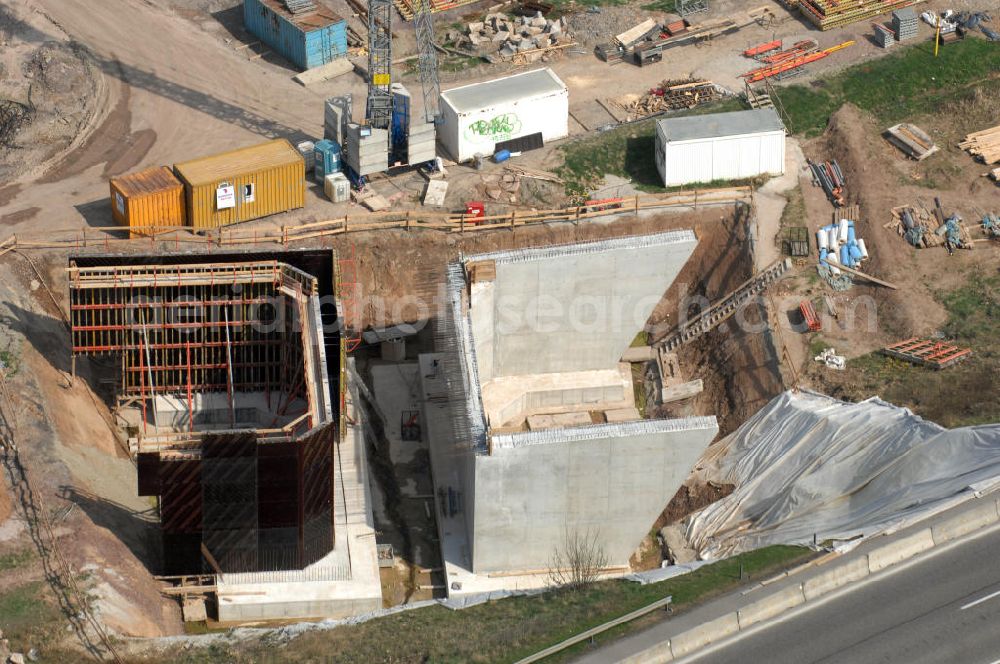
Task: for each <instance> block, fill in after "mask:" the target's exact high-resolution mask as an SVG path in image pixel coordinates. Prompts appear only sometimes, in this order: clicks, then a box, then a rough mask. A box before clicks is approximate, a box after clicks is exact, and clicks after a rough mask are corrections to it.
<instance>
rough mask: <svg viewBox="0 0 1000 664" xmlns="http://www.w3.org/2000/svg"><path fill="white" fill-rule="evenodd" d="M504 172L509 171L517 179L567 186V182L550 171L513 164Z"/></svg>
mask: <svg viewBox="0 0 1000 664" xmlns="http://www.w3.org/2000/svg"><path fill="white" fill-rule="evenodd" d="M504 170H507V171H509V172H511V173H513V174H514V175H516V176H517V177H522V178H531V179H532V180H544V181H546V182H554V183H556V184H565V181H564V180H563V179H562V178H561V177H559V176H558V175H556V174H555V173H550V172H549V171H540V170H537V169H534V168H526V167H524V166H518V165H517V164H511V165H510V166H507V167H506V168H505V169H504Z"/></svg>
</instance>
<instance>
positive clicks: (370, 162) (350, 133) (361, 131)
mask: <svg viewBox="0 0 1000 664" xmlns="http://www.w3.org/2000/svg"><path fill="white" fill-rule="evenodd" d="M342 147H343V158H344V163H346V164H347V165H348V166H349V167H350V169H351V170H352V171H354V172H355V173H357V174H358V175H370V174H372V173H381V172H383V171H385V170H386V169H387V168H389V130H388V129H375V128H374V127H369V126H366V125H358V124H354V123H353V122H351V123H348V125H347V127H346V128H345V131H344V142H343V144H342Z"/></svg>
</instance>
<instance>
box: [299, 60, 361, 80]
mask: <svg viewBox="0 0 1000 664" xmlns="http://www.w3.org/2000/svg"><path fill="white" fill-rule="evenodd" d="M352 71H354V63H352V62H351V61H350V60H348V59H347V58H337V59H336V60H331V61H330V62H328V63H326V64H325V65H320V66H319V67H313V68H312V69H307V70H305V71H304V72H300V73H298V74H296V75H295V76H292V80H294V81H295V82H296V83H299V84H301V85H304V86H306V87H309V86H310V85H314V84H316V83H321V82H323V81H328V80H330V79H331V78H336V77H338V76H343V75H344V74H346V73H348V72H352Z"/></svg>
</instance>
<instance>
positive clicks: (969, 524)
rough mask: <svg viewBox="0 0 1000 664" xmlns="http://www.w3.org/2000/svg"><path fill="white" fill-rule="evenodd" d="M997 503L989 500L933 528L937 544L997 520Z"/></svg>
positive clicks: (932, 532)
mask: <svg viewBox="0 0 1000 664" xmlns="http://www.w3.org/2000/svg"><path fill="white" fill-rule="evenodd" d="M997 518H998V517H997V503H996V501H994V500H988V501H986V502H983V503H982V504H980V505H977V506H976V507H975V508H974V509H971V510H969V511H967V512H964V513H962V514H959V515H956V516H954V517H952V518H951V519H948V520H947V521H942V522H941V523H938V524H935V525H934V526H933V527H932V528H931V534H932V535H933V536H934V543H935V544H943V543H945V542H950V541H952V540H953V539H958V538H959V537H962V536H963V535H968V534H969V533H971V532H975V531H977V530H979V529H980V528H985V527H986V526H988V525H990V524H993V523H996V522H997Z"/></svg>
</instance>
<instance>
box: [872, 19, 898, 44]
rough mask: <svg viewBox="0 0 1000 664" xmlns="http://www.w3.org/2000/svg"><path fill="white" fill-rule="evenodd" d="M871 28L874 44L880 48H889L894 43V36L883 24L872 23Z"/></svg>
mask: <svg viewBox="0 0 1000 664" xmlns="http://www.w3.org/2000/svg"><path fill="white" fill-rule="evenodd" d="M872 27H873V28H875V43H876V44H878V45H879V46H881V47H882V48H889V47H890V46H892V45H893V44H895V43H896V36H895V34H894V33H893V30H892V28H890V27H889V26H887V25H885V24H884V23H873V24H872Z"/></svg>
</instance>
